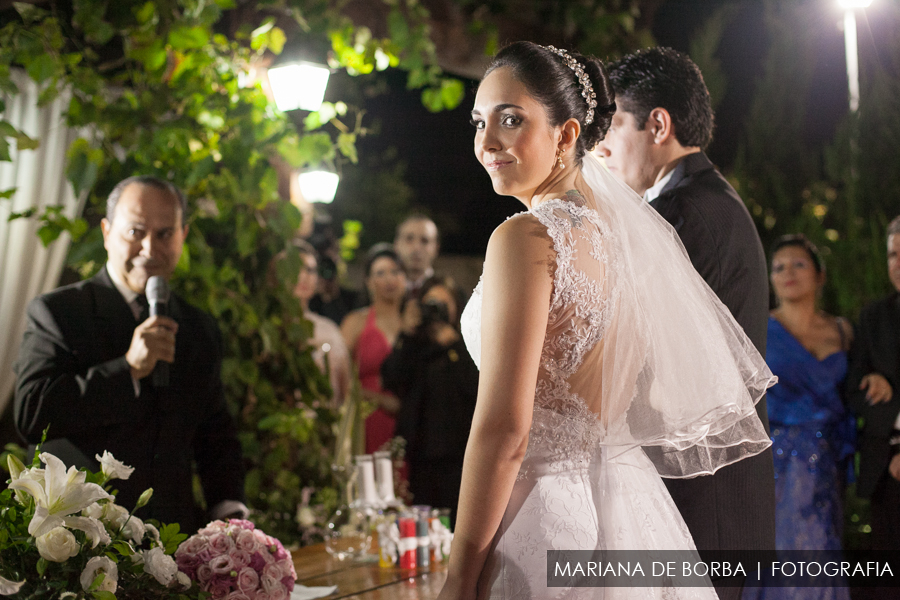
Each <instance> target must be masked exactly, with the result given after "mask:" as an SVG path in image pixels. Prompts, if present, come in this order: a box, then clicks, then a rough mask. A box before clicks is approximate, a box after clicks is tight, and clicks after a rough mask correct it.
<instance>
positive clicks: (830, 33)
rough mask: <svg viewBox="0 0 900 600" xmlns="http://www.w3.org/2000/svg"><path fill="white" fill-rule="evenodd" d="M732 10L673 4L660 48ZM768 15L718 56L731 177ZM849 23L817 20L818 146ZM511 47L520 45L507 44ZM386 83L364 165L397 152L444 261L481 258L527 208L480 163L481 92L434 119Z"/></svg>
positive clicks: (865, 29)
mask: <svg viewBox="0 0 900 600" xmlns="http://www.w3.org/2000/svg"><path fill="white" fill-rule="evenodd" d="M884 1H885V0H882V2H884ZM724 4H726V2H724V1H722V0H669V1H668V2H665V3H664V4H663V5H662V6H661V7H660V8H659V9H658V11H657V12H656V14H655V16H654V18H653V25H652V33H653V36H654V37H655V39H656V42H657V43H658V44H659V45H664V46H670V47H672V48H675V49H677V50H679V51H682V52H687V51H688V49H689V45H690V42H691V39H692V37H693V36H694V35H695V33H696V31H697V29H698V28H699V27H701V26H702V25H703V23H704V21H705V20H706V19H707V18H708V17H709V16H710V15H712V14H713V13H714V12H715V11H716V9H718V8H719V7H721V6H722V5H724ZM813 6H814V5H813ZM763 9H764V7H763V2H762V0H749V1H743V2H740V3H738V4H737V12H736V14H735V15H734V16H733V18H732V19H731V20H730V24H729V25H728V27H727V29H726V30H725V32H724V35H723V37H722V42H721V44H720V47H719V50H718V52H717V56H718V58H719V59H720V60H721V62H722V68H723V71H724V73H725V75H726V78H727V84H728V85H727V91H726V93H725V96H724V97H723V99H722V101H721V104H720V105H719V106H718V108H717V111H716V130H715V138H714V140H713V143H712V145H711V146H710V147H709V148H708V150H707V153H708V154H709V156H710V158H711V160H712V161H713V162H714V163H715V164H717V165H718V166H719V168H720V169H722V170H723V172H725V173H726V174H727V172H728V169H729V167H730V166H731V164H732V163H733V162H734V159H735V156H736V154H737V152H738V147H739V143H740V137H741V133H742V131H743V129H744V127H745V120H746V117H747V114H748V112H749V108H750V103H751V100H752V98H753V89H754V82H755V81H756V80H757V78H758V77H759V76H760V75H761V70H762V67H763V61H764V58H765V55H766V50H767V32H766V27H765V22H764V10H763ZM864 12H865V13H867V15H868V16H869V17H870V18H871V22H869V21H868V20H867V19H866V16H867V15H865V14H864V15H861V16H860V17H859V18H858V31H859V46H860V51H861V52H863V51H865V48H864V47H865V46H866V45H870V46H871V45H876V47H877V38H878V37H879V35H878V27H877V26H878V20H877V13H878V2H876V3H875V5H874V6H873V7H871V8H869V9H866V11H864ZM842 19H843V13H842V10H841V9H840V8H839V7H838V6H837V2H836V0H821V6H820V7H819V10H818V12H816V13H812V12H811V14H810V15H809V20H808V27H810V28H814V29H815V31H816V32H817V35H816V39H817V40H818V43H819V48H818V49H817V52H816V56H817V59H818V61H817V64H816V66H815V71H814V75H813V82H812V86H811V90H810V97H809V106H810V110H809V111H808V116H807V119H806V123H805V124H804V130H805V134H806V135H807V136H808V140H809V141H810V142H827V141H829V140H831V138H832V137H833V135H834V132H835V128H836V127H837V125H838V123H839V122H840V120H841V119H842V118H844V117H845V115H846V112H847V108H846V107H847V102H848V100H847V76H846V63H845V59H844V38H843V32H842V30H841V27H840V26H839V24H841V23H842ZM506 41H513V40H501V43H503V42H506ZM601 58H611V57H601ZM383 77H385V78H386V80H387V82H388V86H389V88H390V91H389V92H388V93H387V94H383V95H381V96H378V97H376V98H373V99H371V100H369V101H367V103H366V110H367V112H368V114H369V118H370V119H375V120H377V121H378V122H379V124H380V133H379V134H378V135H374V136H369V137H367V138H364V139H363V140H361V141H360V144H359V151H360V155H361V156H365V155H366V154H369V153H372V154H376V155H382V154H384V153H386V152H388V150H389V149H390V148H391V147H393V148H396V150H397V153H398V157H399V158H400V160H402V161H403V162H404V163H405V165H406V175H405V180H406V182H407V183H408V184H409V185H410V186H411V187H412V188H413V190H414V192H415V196H414V198H413V199H412V201H411V204H412V205H413V206H414V207H421V208H422V209H424V210H425V211H427V212H429V213H431V214H432V215H433V216H434V217H435V220H436V221H437V222H438V225H439V226H441V228H442V238H443V241H442V252H445V253H449V254H469V255H481V254H483V252H484V249H485V247H486V245H487V240H488V238H489V237H490V234H491V232H492V231H493V230H494V228H495V227H496V226H497V225H498V224H499V223H501V222H502V221H503V220H504V219H505V218H506V217H507V216H509V215H511V214H513V213H515V212H517V211H520V210H522V206H521V204H520V203H519V202H518V201H517V200H515V199H514V198H504V197H499V196H497V195H495V194H494V193H493V191H492V189H491V186H490V181H489V178H488V176H487V175H486V174H485V173H484V172H483V169H482V168H481V166H480V165H479V164H478V162H477V161H476V159H475V157H474V154H473V151H472V137H473V130H472V128H471V126H470V125H469V122H468V120H469V111H470V110H471V106H472V103H473V100H474V95H475V90H476V86H477V82H476V81H472V80H465V83H466V98H465V99H464V100H463V102H462V103H461V105H460V106H459V107H458V108H456V109H455V110H453V111H448V112H443V113H437V114H433V113H429V112H428V111H427V110H426V109H425V108H424V107H423V106H422V103H421V101H420V99H419V93H418V92H407V91H406V90H405V75H404V74H403V73H398V72H388V73H386V74H384V75H383ZM343 199H344V198H343V196H342V190H341V189H340V188H338V193H337V197H336V199H335V202H334V204H333V205H332V207H333V209H332V211H333V213H334V214H335V216H338V217H339V216H340V212H341V209H340V207H341V204H342V200H343ZM442 215H443V218H442Z"/></svg>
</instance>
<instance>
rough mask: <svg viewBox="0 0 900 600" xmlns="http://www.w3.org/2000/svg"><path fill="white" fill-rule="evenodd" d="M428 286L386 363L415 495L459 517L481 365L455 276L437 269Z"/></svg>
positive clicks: (408, 312)
mask: <svg viewBox="0 0 900 600" xmlns="http://www.w3.org/2000/svg"><path fill="white" fill-rule="evenodd" d="M420 292H421V294H422V298H421V301H420V300H419V299H417V298H415V297H413V298H411V299H409V300H408V301H407V303H406V307H405V309H404V311H403V332H402V333H401V334H400V337H399V338H398V339H397V342H396V343H395V344H394V349H393V351H392V352H391V354H389V355H388V357H387V358H386V359H385V360H384V363H382V365H381V379H382V382H383V385H384V388H385V389H386V390H389V391H391V392H393V393H395V394H396V395H397V397H398V398H399V399H400V410H399V411H398V412H397V430H396V434H397V435H399V436H402V437H403V438H404V439H405V440H406V441H407V446H406V460H407V463H408V464H409V490H410V492H412V494H413V501H414V502H415V503H416V504H427V505H429V506H433V507H435V508H449V509H450V521H451V523H453V524H455V523H456V509H457V505H458V504H459V490H460V485H461V483H462V468H463V457H464V456H465V453H466V443H467V442H468V440H469V430H470V429H471V427H472V416H473V415H474V414H475V400H476V398H477V397H478V367H476V366H475V363H474V362H473V361H472V357H471V356H469V352H468V350H466V344H465V342H464V341H463V339H462V336H461V335H460V332H459V317H460V312H461V308H462V306H463V305H464V304H465V299H464V298H463V294H462V291H461V290H460V289H459V287H458V286H457V285H456V283H455V282H454V281H453V279H451V278H450V277H445V276H439V275H435V276H433V277H430V278H429V279H427V280H426V281H425V283H424V284H423V285H422V288H421V290H420Z"/></svg>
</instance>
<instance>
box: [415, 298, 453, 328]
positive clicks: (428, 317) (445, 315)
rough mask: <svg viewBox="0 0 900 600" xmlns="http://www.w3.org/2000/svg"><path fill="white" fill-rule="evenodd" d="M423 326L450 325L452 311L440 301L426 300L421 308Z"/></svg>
mask: <svg viewBox="0 0 900 600" xmlns="http://www.w3.org/2000/svg"><path fill="white" fill-rule="evenodd" d="M419 310H420V312H421V314H422V325H430V324H431V323H448V324H449V323H450V310H449V309H448V308H447V305H446V304H444V303H443V302H440V301H439V300H426V301H425V302H422V304H421V307H420V309H419Z"/></svg>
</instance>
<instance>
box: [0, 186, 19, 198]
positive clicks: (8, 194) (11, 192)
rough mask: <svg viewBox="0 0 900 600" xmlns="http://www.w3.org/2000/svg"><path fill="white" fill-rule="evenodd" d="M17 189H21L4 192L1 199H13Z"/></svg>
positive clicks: (0, 194)
mask: <svg viewBox="0 0 900 600" xmlns="http://www.w3.org/2000/svg"><path fill="white" fill-rule="evenodd" d="M17 189H19V188H9V189H8V190H3V191H2V192H0V198H12V197H13V194H15V193H16V190H17Z"/></svg>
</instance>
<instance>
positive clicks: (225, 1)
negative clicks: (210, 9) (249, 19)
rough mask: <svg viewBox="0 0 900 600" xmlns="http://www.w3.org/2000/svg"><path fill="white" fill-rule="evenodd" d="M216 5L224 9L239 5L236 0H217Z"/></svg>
mask: <svg viewBox="0 0 900 600" xmlns="http://www.w3.org/2000/svg"><path fill="white" fill-rule="evenodd" d="M215 2H216V6H218V7H219V8H221V9H222V10H228V9H229V8H234V7H235V6H237V4H235V0H215Z"/></svg>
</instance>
